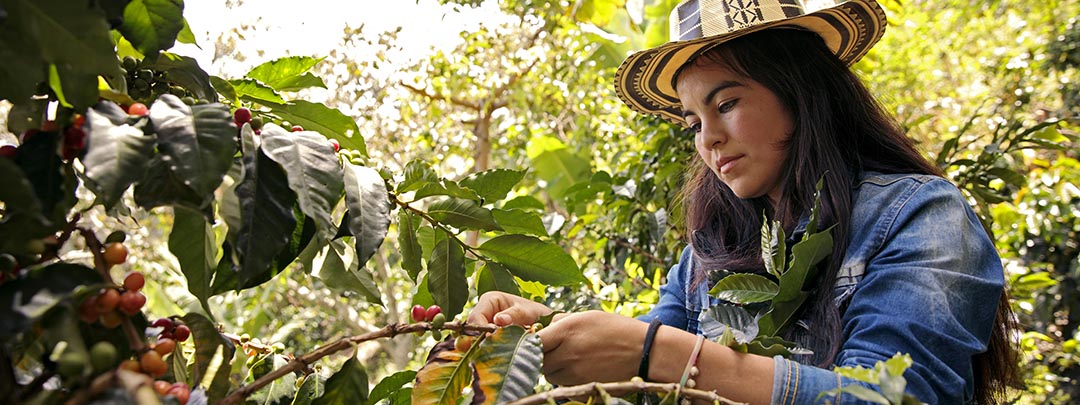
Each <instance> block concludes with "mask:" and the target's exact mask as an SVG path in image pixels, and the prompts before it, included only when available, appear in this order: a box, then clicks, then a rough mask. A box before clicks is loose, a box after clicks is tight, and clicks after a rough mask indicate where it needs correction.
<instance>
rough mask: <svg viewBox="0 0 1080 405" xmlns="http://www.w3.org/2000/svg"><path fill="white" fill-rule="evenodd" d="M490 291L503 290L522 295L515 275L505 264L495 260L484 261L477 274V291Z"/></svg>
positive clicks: (481, 292)
mask: <svg viewBox="0 0 1080 405" xmlns="http://www.w3.org/2000/svg"><path fill="white" fill-rule="evenodd" d="M488 291H502V292H506V293H510V294H514V295H521V289H519V288H518V285H517V282H516V281H514V275H513V274H510V270H507V269H506V267H503V265H501V264H498V263H495V262H487V263H484V267H481V268H480V272H479V273H478V274H477V276H476V292H477V294H483V293H486V292H488Z"/></svg>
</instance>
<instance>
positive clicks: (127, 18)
mask: <svg viewBox="0 0 1080 405" xmlns="http://www.w3.org/2000/svg"><path fill="white" fill-rule="evenodd" d="M183 13H184V2H183V1H182V0H131V3H128V5H127V7H125V8H124V23H123V24H121V25H120V27H119V28H118V29H119V30H120V33H122V34H124V38H127V40H128V41H131V44H132V45H134V46H135V49H137V50H138V51H139V52H141V53H142V54H143V55H150V54H154V53H156V52H158V51H164V50H166V49H169V48H172V46H173V44H174V43H175V42H176V36H177V35H178V34H180V31H181V30H183V28H184V18H183Z"/></svg>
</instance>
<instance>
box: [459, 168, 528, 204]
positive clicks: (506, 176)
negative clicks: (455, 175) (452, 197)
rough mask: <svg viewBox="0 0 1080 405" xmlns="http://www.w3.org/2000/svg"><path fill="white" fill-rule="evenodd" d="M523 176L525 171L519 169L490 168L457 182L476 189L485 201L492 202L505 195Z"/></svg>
mask: <svg viewBox="0 0 1080 405" xmlns="http://www.w3.org/2000/svg"><path fill="white" fill-rule="evenodd" d="M524 177H525V172H524V171H521V170H508V169H492V170H486V171H483V172H480V173H473V174H471V175H469V177H466V178H464V179H462V180H461V181H459V182H458V183H459V184H461V186H462V187H467V188H469V189H472V190H473V191H476V194H478V195H479V196H480V198H483V199H484V201H485V202H493V201H496V200H501V199H503V198H504V197H506V193H509V192H510V190H511V189H513V188H514V186H515V185H517V184H518V182H520V181H521V179H522V178H524Z"/></svg>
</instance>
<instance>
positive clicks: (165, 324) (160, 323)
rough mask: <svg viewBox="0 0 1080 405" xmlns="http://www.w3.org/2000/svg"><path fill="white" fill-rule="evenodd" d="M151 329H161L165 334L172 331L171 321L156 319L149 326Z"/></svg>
mask: <svg viewBox="0 0 1080 405" xmlns="http://www.w3.org/2000/svg"><path fill="white" fill-rule="evenodd" d="M150 326H151V327H155V328H162V329H164V331H165V332H170V331H172V330H173V321H172V319H169V318H158V320H156V321H154V323H152V324H150Z"/></svg>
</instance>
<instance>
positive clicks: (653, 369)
mask: <svg viewBox="0 0 1080 405" xmlns="http://www.w3.org/2000/svg"><path fill="white" fill-rule="evenodd" d="M655 339H656V340H655V341H654V342H653V347H652V354H651V356H650V362H649V377H651V381H656V382H664V383H678V382H679V381H680V379H681V378H682V373H683V371H684V370H685V369H686V365H687V363H688V362H689V360H690V356H691V354H692V352H693V350H694V345H695V343H697V336H695V335H693V334H691V333H689V332H686V331H683V330H680V329H677V328H673V327H669V326H661V327H660V329H659V330H658V331H657V333H656V338H655ZM695 364H696V367H697V368H698V370H699V374H698V376H697V377H696V378H695V382H696V385H697V386H696V387H695V388H696V389H700V390H706V391H716V392H717V393H719V394H720V395H721V396H724V397H726V398H728V399H732V400H735V401H739V402H747V403H751V404H767V403H769V401H770V400H771V398H772V386H773V359H771V358H768V357H764V356H757V355H753V354H747V353H739V352H736V351H734V350H732V349H731V348H729V347H727V346H723V345H720V344H717V343H715V342H712V341H706V342H704V344H703V346H702V347H701V350H700V353H699V354H698V358H697V360H696V362H695Z"/></svg>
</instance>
